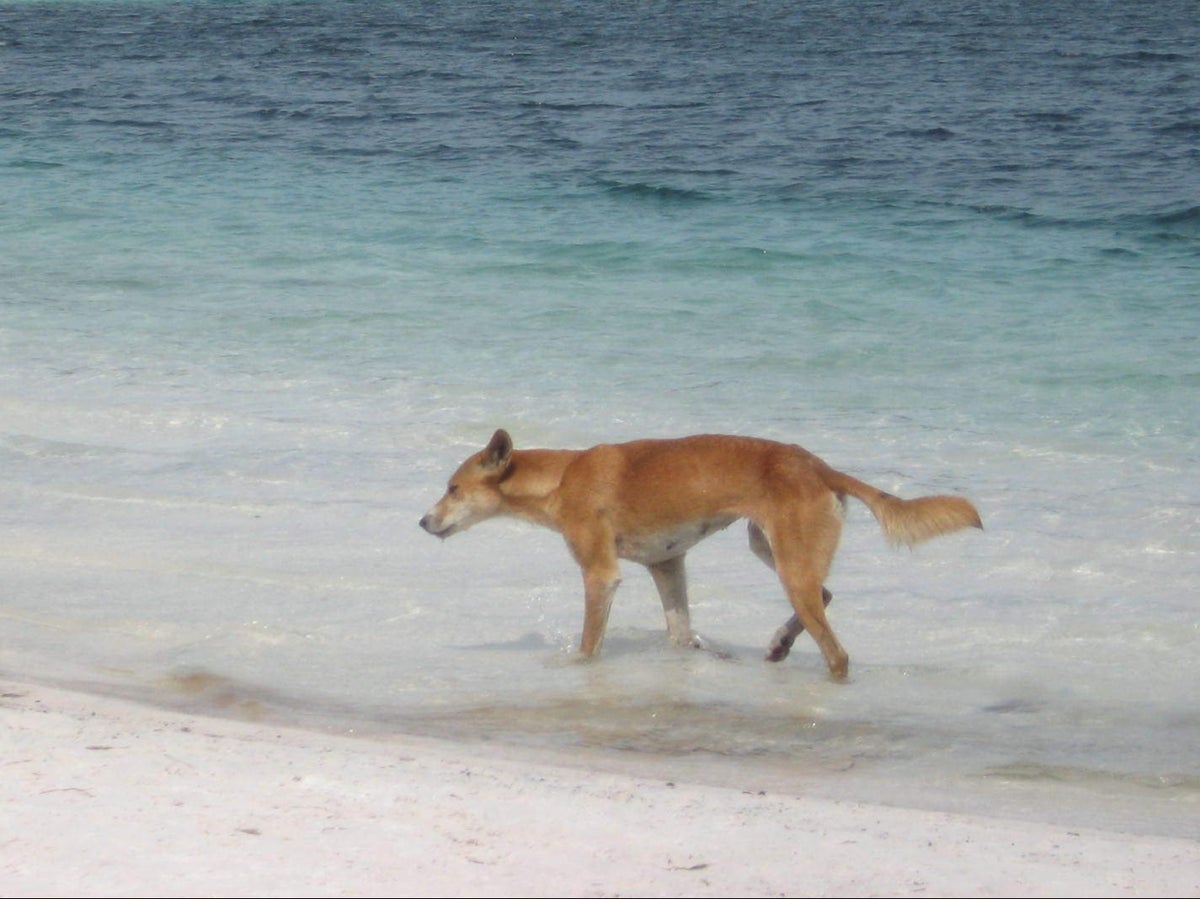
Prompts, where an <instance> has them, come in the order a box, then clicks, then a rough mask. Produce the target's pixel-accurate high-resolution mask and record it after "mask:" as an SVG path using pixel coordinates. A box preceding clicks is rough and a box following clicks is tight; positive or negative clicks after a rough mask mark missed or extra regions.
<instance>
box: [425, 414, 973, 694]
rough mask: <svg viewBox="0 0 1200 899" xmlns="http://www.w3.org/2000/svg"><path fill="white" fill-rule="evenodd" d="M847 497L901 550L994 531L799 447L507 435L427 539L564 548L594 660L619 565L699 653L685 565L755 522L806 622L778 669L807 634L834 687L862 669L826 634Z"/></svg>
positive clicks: (782, 647) (941, 500)
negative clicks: (510, 531)
mask: <svg viewBox="0 0 1200 899" xmlns="http://www.w3.org/2000/svg"><path fill="white" fill-rule="evenodd" d="M847 495H849V496H853V497H854V498H855V499H858V500H860V501H861V502H863V503H865V504H866V506H867V507H868V508H869V509H870V510H871V512H872V513H874V515H875V518H876V519H877V520H878V521H879V524H880V525H881V526H882V528H883V532H884V535H885V536H886V537H887V538H888V540H889V541H891V542H892V543H900V544H907V545H909V546H911V545H913V544H915V543H918V542H920V541H922V540H926V539H928V538H930V537H936V536H938V535H939V534H945V533H949V532H951V531H956V530H958V529H960V528H965V527H977V528H981V527H982V526H983V525H982V523H981V522H980V519H979V513H978V512H977V511H976V510H975V507H974V506H972V505H971V504H970V503H969V502H967V500H965V499H962V498H960V497H957V496H926V497H921V498H918V499H909V500H905V499H900V498H898V497H895V496H892V495H890V494H887V493H884V492H883V491H882V490H877V489H876V488H874V487H872V486H870V485H868V484H865V483H863V482H862V481H859V480H857V479H856V478H852V477H851V476H850V475H848V474H843V473H842V472H840V471H836V470H834V469H833V468H830V467H829V466H828V465H827V464H825V463H824V462H823V461H821V460H820V459H818V458H817V457H816V456H814V455H813V454H812V453H810V452H808V451H807V450H805V449H802V448H801V447H799V446H789V445H787V444H783V443H776V442H774V441H771V440H760V439H756V438H753V437H728V436H714V435H703V436H697V437H683V438H679V439H675V440H635V441H633V442H632V443H622V444H615V445H611V444H603V445H600V446H595V447H592V448H591V449H588V450H554V449H528V450H514V449H513V443H512V438H511V437H509V435H508V432H507V431H504V430H503V429H501V430H498V431H496V433H495V434H494V435H493V436H492V439H491V442H489V443H488V445H487V447H485V448H484V449H483V450H481V451H480V452H478V453H475V454H474V455H473V456H471V457H470V458H469V459H467V460H466V461H465V462H463V463H462V465H460V466H459V467H458V470H457V471H456V472H454V474H453V476H452V477H451V478H450V482H449V485H448V487H447V488H446V493H445V495H444V496H443V497H442V498H441V499H440V500H438V502H437V504H436V505H435V506H434V507H433V508H432V509H430V510H429V513H428V514H427V515H425V516H424V517H423V518H422V519H421V527H422V528H424V529H425V530H426V531H428V532H429V533H431V534H433V535H435V536H437V537H443V538H445V537H449V536H450V535H451V534H457V533H458V532H459V531H464V530H466V529H467V528H469V527H470V526H471V525H473V524H476V523H478V522H480V521H484V520H485V519H488V518H492V517H494V516H496V515H513V516H516V517H519V518H524V519H526V520H527V521H531V522H533V523H534V524H540V525H543V526H545V527H548V528H552V529H553V530H555V531H558V532H559V533H560V534H562V535H563V537H564V538H565V539H566V542H567V546H568V547H569V548H570V550H571V554H572V555H573V556H574V557H575V561H576V562H578V563H579V567H580V568H581V569H582V571H583V584H584V618H583V637H582V639H581V641H580V646H579V649H580V652H581V653H582V654H583V655H584V656H591V655H593V654H594V653H596V651H597V650H599V648H600V644H601V642H602V640H603V639H604V629H605V626H606V625H607V623H608V611H609V607H610V606H611V604H612V598H613V593H614V592H615V591H616V589H617V585H618V584H620V582H621V577H620V569H619V568H618V564H617V560H618V559H619V558H620V559H628V560H629V561H631V562H638V563H640V564H642V565H645V566H646V567H647V568H648V569H649V570H650V574H651V576H652V577H653V578H654V583H655V585H656V586H657V588H658V592H659V595H660V596H661V598H662V605H663V612H664V613H665V615H666V619H667V633H668V635H669V637H670V639H671V642H673V643H675V644H678V645H681V646H698V645H700V644H699V641H698V640H697V639H696V638H695V636H693V634H692V630H691V623H690V621H689V616H688V598H687V584H686V580H685V578H684V570H683V557H684V554H685V553H686V552H687V551H688V550H689V549H691V548H692V547H693V546H695V545H696V544H697V543H698V542H700V540H702V539H703V538H704V537H706V536H708V535H709V534H712V533H714V532H716V531H719V530H721V529H722V528H726V527H728V526H729V525H730V524H732V523H733V522H734V521H737V520H738V519H739V518H746V519H749V522H750V548H751V549H752V550H753V551H754V553H755V555H757V556H758V557H759V558H760V559H762V560H763V561H764V562H765V563H766V564H767V565H769V566H770V567H771V568H773V569H774V570H775V571H776V572H777V574H778V575H779V579H780V581H781V582H782V584H783V588H784V590H785V591H786V592H787V597H788V599H789V600H790V601H791V604H792V608H793V610H794V611H795V614H793V615H792V617H791V618H790V619H789V620H788V621H787V622H785V623H784V625H783V626H782V627H780V628H779V630H778V631H776V633H775V636H774V638H773V639H772V641H771V644H770V647H769V648H768V650H767V659H769V660H770V661H776V662H777V661H780V660H781V659H783V658H785V657H786V656H787V654H788V652H789V651H790V650H791V646H792V643H793V641H794V640H795V639H796V637H797V636H798V635H799V634H800V632H801V631H804V630H807V631H808V632H809V634H811V635H812V638H813V639H814V640H815V641H816V642H817V645H818V646H819V647H820V648H821V652H822V654H823V655H824V656H825V663H826V664H827V665H828V666H829V672H830V674H831V675H832V676H833V677H834V678H838V679H841V678H844V677H845V676H846V672H847V670H848V668H849V663H850V659H849V656H847V655H846V651H845V650H844V649H842V646H841V644H840V643H838V641H837V638H836V637H835V636H834V634H833V630H832V629H831V628H830V626H829V623H828V621H826V618H825V606H826V605H828V604H829V601H830V600H831V599H832V598H833V597H832V595H831V594H830V593H829V591H827V590H825V588H824V582H825V577H826V575H827V574H828V572H829V567H830V565H831V563H832V562H833V554H834V551H835V550H836V549H837V542H838V537H839V536H840V534H841V529H842V513H843V510H844V505H845V498H846V496H847Z"/></svg>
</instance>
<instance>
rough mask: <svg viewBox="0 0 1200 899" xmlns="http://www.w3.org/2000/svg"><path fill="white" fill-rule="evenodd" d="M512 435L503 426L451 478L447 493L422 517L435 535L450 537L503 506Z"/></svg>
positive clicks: (488, 516)
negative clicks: (501, 486)
mask: <svg viewBox="0 0 1200 899" xmlns="http://www.w3.org/2000/svg"><path fill="white" fill-rule="evenodd" d="M512 448H513V444H512V438H511V437H509V436H508V431H505V430H504V429H503V428H501V429H500V430H498V431H497V432H496V433H495V434H493V435H492V439H491V441H490V442H489V443H488V445H487V446H486V447H485V448H484V449H483V450H481V451H480V452H478V453H476V454H475V455H473V456H471V457H470V458H469V459H467V461H466V462H464V463H463V464H462V465H460V466H458V471H456V472H454V474H453V475H452V476H451V478H450V483H449V484H448V485H447V486H446V493H445V495H444V496H442V498H441V499H439V500H438V501H437V504H436V505H435V506H434V507H433V508H432V509H430V510H429V512H427V513H426V515H425V517H424V518H422V519H421V527H423V528H424V529H425V530H427V531H429V533H431V534H433V535H434V536H435V537H442V538H445V537H449V536H450V535H451V534H457V533H458V532H459V531H465V530H466V529H467V528H469V527H470V526H471V525H473V524H478V523H479V522H481V521H485V520H487V519H488V518H491V517H492V516H494V515H498V514H499V513H500V512H501V511H502V510H503V508H504V497H503V495H502V494H501V493H500V486H499V485H500V482H501V481H502V480H504V477H505V475H506V474H508V470H509V466H510V465H511V464H512Z"/></svg>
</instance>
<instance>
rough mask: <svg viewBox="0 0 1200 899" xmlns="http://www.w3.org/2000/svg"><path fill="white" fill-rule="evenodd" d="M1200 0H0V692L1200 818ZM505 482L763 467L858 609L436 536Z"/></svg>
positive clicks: (1125, 813)
mask: <svg viewBox="0 0 1200 899" xmlns="http://www.w3.org/2000/svg"><path fill="white" fill-rule="evenodd" d="M1198 47H1200V14H1198V8H1197V6H1196V4H1195V2H1194V0H1156V2H1152V3H1144V4H1118V3H1110V2H1102V0H1083V2H1080V0H1069V2H1068V0H1038V2H1033V0H1028V2H1022V0H1011V2H999V0H997V2H988V3H983V2H968V0H922V2H916V0H893V2H870V0H867V2H854V3H849V2H843V0H825V2H820V3H816V2H790V3H784V2H769V0H762V2H733V0H731V2H711V3H710V2H695V0H678V2H671V3H667V2H643V3H637V4H634V3H629V2H622V0H608V2H604V0H583V2H576V3H566V2H555V0H525V2H505V3H501V2H451V0H425V2H416V0H414V2H383V0H380V2H350V0H342V2H335V0H313V2H258V0H245V2H241V0H226V2H214V0H190V2H182V0H88V2H69V0H24V2H10V0H0V211H2V215H0V584H2V585H3V587H2V589H0V633H2V634H3V638H2V639H0V676H7V677H8V678H13V679H18V680H26V681H28V680H33V681H38V682H45V683H48V684H56V685H66V686H70V687H74V688H77V689H83V690H88V691H94V692H102V693H111V694H114V695H119V696H125V697H129V698H134V699H137V700H139V701H144V702H150V703H159V704H163V705H170V706H173V707H182V708H188V709H195V710H201V711H207V712H210V713H213V714H221V715H233V716H239V717H248V718H254V719H257V720H265V721H278V722H281V723H296V724H300V725H302V726H311V727H321V728H331V729H334V730H338V731H339V732H343V733H357V734H360V735H362V737H363V738H364V739H388V738H389V737H393V736H395V735H400V734H419V735H424V736H433V737H440V738H447V739H453V740H459V741H464V742H483V743H487V744H489V745H491V746H494V747H495V749H496V751H497V752H545V753H548V754H550V755H553V756H554V757H556V758H559V759H566V760H568V761H572V762H577V763H579V764H587V765H596V766H605V765H620V766H631V767H634V768H636V769H637V770H644V771H655V772H659V773H661V774H662V776H664V777H667V778H668V779H670V778H672V777H683V776H688V777H694V778H699V779H706V780H709V781H712V782H720V783H726V784H731V785H740V786H743V787H744V788H746V789H770V790H784V791H787V790H791V791H796V792H806V793H814V794H815V793H821V794H824V795H829V796H834V797H839V798H848V799H862V800H870V801H876V802H897V803H916V804H919V805H923V806H926V807H930V808H937V809H947V810H968V811H983V812H988V813H994V814H1021V815H1036V816H1038V817H1042V818H1045V819H1046V820H1061V821H1064V822H1067V823H1084V824H1088V825H1097V824H1102V825H1104V826H1113V827H1119V828H1124V829H1129V830H1137V831H1140V832H1150V833H1168V834H1176V835H1187V836H1192V837H1196V836H1200V826H1198V824H1197V822H1200V699H1198V696H1200V693H1198V689H1197V688H1198V685H1200V478H1197V463H1198V462H1200V402H1198V399H1197V397H1198V393H1197V389H1198V388H1200V289H1198V288H1200V51H1198V50H1197V48H1198ZM499 427H504V428H507V429H508V430H509V431H510V432H511V433H512V435H513V437H514V440H515V441H516V444H517V446H518V448H520V447H532V446H547V447H586V446H590V445H593V444H596V443H602V442H613V441H618V440H625V439H632V438H636V437H646V436H677V435H683V434H689V433H699V432H725V433H736V434H752V435H757V436H763V437H769V438H773V439H777V440H782V441H786V442H794V443H800V444H802V445H803V446H805V447H807V448H808V449H810V450H812V451H813V452H815V453H817V454H818V455H820V456H821V457H823V458H824V459H826V460H827V461H828V462H830V463H831V464H832V465H834V466H835V467H837V468H840V469H842V470H845V471H847V472H850V473H852V474H854V475H856V476H858V477H860V478H862V479H864V480H867V481H869V482H871V483H872V484H874V485H876V486H878V487H880V488H882V489H885V490H888V491H891V492H893V493H897V494H900V495H903V496H916V495H920V494H925V493H943V492H949V493H961V494H963V495H966V496H968V497H970V498H971V499H972V500H973V501H974V502H975V503H976V505H977V506H978V507H979V509H980V511H981V513H982V516H983V521H984V530H983V531H982V532H974V531H972V532H969V533H962V534H956V535H953V536H950V537H946V538H942V539H940V540H938V541H935V542H932V543H929V544H925V545H922V546H921V547H919V548H917V549H915V550H913V551H907V550H904V551H897V550H893V549H890V548H889V547H888V546H887V544H886V542H885V541H884V540H883V538H882V536H881V535H880V533H879V531H878V528H877V526H876V524H875V522H874V520H873V519H872V518H871V516H870V515H869V513H867V512H866V510H865V509H864V508H862V507H861V506H858V505H855V504H853V503H852V505H851V508H850V510H849V515H848V520H847V523H846V528H845V531H844V536H843V540H842V545H841V549H840V551H839V554H838V557H837V561H836V563H835V567H834V571H833V573H832V575H831V577H830V580H829V582H828V586H829V588H830V589H831V590H832V591H833V593H834V596H835V599H834V602H833V604H832V605H831V606H830V620H831V623H832V625H833V627H834V628H835V629H836V631H837V633H838V635H839V637H840V639H841V642H842V643H843V645H844V646H845V647H846V649H847V651H848V652H849V654H850V657H851V673H850V678H849V680H848V682H846V683H834V682H832V681H831V680H830V679H829V678H828V676H827V674H826V670H825V666H824V662H823V660H822V659H821V656H820V653H819V652H818V651H817V649H816V647H815V644H813V643H812V641H811V640H810V639H808V638H807V637H802V638H801V639H800V640H798V641H797V645H796V649H795V650H794V651H793V653H792V655H791V657H790V658H789V659H787V660H786V661H785V662H783V663H781V664H778V665H771V664H768V663H766V662H764V661H763V660H762V656H763V652H764V650H765V648H766V645H767V642H768V641H769V639H770V636H771V634H772V633H773V631H774V630H775V628H776V627H777V626H778V625H779V624H781V623H782V622H783V620H784V619H785V618H787V616H788V614H789V609H788V608H787V604H786V601H785V600H784V599H783V596H782V593H781V591H780V589H779V586H778V584H777V582H776V581H775V578H774V575H773V574H772V573H771V572H770V571H769V570H768V569H767V568H766V567H764V566H763V565H761V564H760V563H759V562H758V561H757V560H756V559H755V558H754V557H753V556H752V554H751V553H750V552H749V551H748V549H747V546H746V535H745V530H744V528H743V527H741V526H734V527H732V528H730V529H729V530H728V531H726V532H722V533H721V534H719V535H718V536H716V537H714V538H712V539H711V540H709V541H708V542H706V543H702V544H701V545H700V546H698V547H697V548H696V549H694V550H693V551H692V553H691V554H690V555H689V581H690V588H691V596H692V616H693V624H694V626H695V628H696V629H697V631H698V632H699V633H700V634H701V635H702V636H703V637H704V638H705V639H706V640H707V641H708V643H709V644H710V645H711V646H712V647H713V649H714V650H716V651H714V652H689V651H683V650H678V649H674V648H672V647H670V646H669V645H668V643H667V641H666V636H665V631H664V627H663V621H662V611H661V608H660V606H659V602H658V599H657V597H656V594H655V592H654V588H653V585H652V583H651V581H650V578H649V577H648V576H647V575H646V573H645V572H644V570H642V569H640V568H638V567H637V566H627V567H626V569H625V570H624V582H623V584H622V586H621V588H620V591H619V592H618V594H617V597H616V601H615V603H614V608H613V612H612V617H611V619H610V625H609V631H608V637H607V641H606V643H605V646H604V652H603V654H602V656H601V657H600V658H599V659H597V660H595V661H593V662H591V663H588V664H581V663H579V662H578V661H577V660H576V659H575V657H574V650H575V647H576V646H577V643H578V639H579V634H580V630H581V624H582V591H581V583H580V579H579V575H578V571H577V569H576V567H575V565H574V563H573V562H572V561H571V559H570V557H569V554H568V553H567V551H566V549H565V547H564V546H563V544H562V541H561V539H560V538H559V537H558V536H557V535H555V534H553V533H551V532H549V531H545V530H539V529H536V528H534V527H532V526H530V525H527V524H524V523H521V522H516V521H512V520H500V521H495V522H489V523H487V524H483V525H480V526H479V527H478V528H476V529H474V530H472V531H470V532H468V533H466V534H462V535H459V536H456V537H454V538H453V539H451V540H448V541H445V542H444V543H442V542H439V541H437V540H435V539H433V538H432V537H430V536H429V535H428V534H425V533H424V532H423V531H421V530H420V528H419V527H418V526H417V522H418V519H419V518H420V517H421V515H422V514H423V513H424V512H425V511H426V510H427V509H428V507H429V506H430V505H431V504H432V503H433V502H434V501H435V500H436V499H437V498H438V497H439V496H440V494H441V492H442V490H443V488H444V485H445V481H446V479H447V477H448V476H449V475H450V473H451V472H452V471H453V469H454V468H455V467H456V466H457V465H458V463H459V462H460V461H461V460H462V459H463V458H465V457H466V456H467V455H468V454H470V453H472V452H474V451H476V450H477V449H480V448H482V447H483V446H484V444H485V443H486V442H487V440H488V438H489V437H490V436H491V434H492V432H493V431H494V430H495V429H496V428H499Z"/></svg>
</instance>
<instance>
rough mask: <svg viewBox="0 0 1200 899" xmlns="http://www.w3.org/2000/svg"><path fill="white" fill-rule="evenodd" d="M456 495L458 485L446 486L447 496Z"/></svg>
mask: <svg viewBox="0 0 1200 899" xmlns="http://www.w3.org/2000/svg"><path fill="white" fill-rule="evenodd" d="M456 493H458V485H457V484H451V485H450V486H448V487H447V488H446V495H447V496H454V494H456Z"/></svg>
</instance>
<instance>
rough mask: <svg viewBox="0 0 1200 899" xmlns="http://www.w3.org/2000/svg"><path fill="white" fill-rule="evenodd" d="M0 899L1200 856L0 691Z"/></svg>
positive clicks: (723, 876) (1183, 847)
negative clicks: (0, 770) (0, 752)
mask: <svg viewBox="0 0 1200 899" xmlns="http://www.w3.org/2000/svg"><path fill="white" fill-rule="evenodd" d="M0 693H2V700H0V716H2V717H3V734H4V756H3V759H4V760H3V767H4V776H3V778H2V779H0V790H2V797H0V800H2V802H3V807H4V809H5V814H4V822H5V826H4V832H3V836H2V838H0V894H3V895H5V896H79V897H83V896H201V895H203V896H739V897H745V896H785V895H786V896H1006V897H1011V896H1072V897H1083V896H1155V897H1166V896H1196V895H1198V894H1200V844H1198V843H1196V842H1192V841H1188V840H1182V839H1172V838H1161V837H1147V836H1138V835H1130V834H1121V833H1111V832H1104V831H1096V830H1087V829H1081V828H1075V827H1072V828H1062V827H1055V826H1048V825H1045V824H1041V823H1031V822H1025V821H1020V820H1005V819H991V818H984V817H965V816H960V815H954V814H945V813H935V812H926V811H919V810H910V809H902V808H891V807H884V806H872V805H865V804H861V803H856V802H838V801H831V800H828V799H819V798H812V797H805V796H798V795H783V794H777V795H772V794H770V793H768V792H764V791H741V790H736V789H728V788H721V787H712V786H707V785H701V784H690V783H687V782H683V781H667V780H662V779H648V778H639V777H636V776H629V775H627V774H614V773H608V772H605V773H597V772H596V771H594V770H589V769H587V768H583V767H575V766H573V765H569V764H546V763H545V762H544V761H543V760H539V759H535V758H529V759H522V758H521V757H520V755H519V754H514V753H513V752H511V751H510V752H507V753H504V752H501V753H495V752H492V751H491V750H490V749H489V747H487V746H482V745H470V746H460V745H456V744H452V743H448V742H442V741H436V740H429V739H424V738H413V737H396V738H391V739H387V740H378V739H366V738H357V737H354V736H345V735H331V734H326V733H321V732H318V731H310V730H303V729H293V728H288V727H280V726H276V725H263V724H260V723H256V722H247V721H238V720H227V719H221V718H213V717H202V716H195V715H189V714H182V713H179V712H176V711H168V710H162V709H158V708H153V707H149V706H144V705H140V704H136V703H131V702H127V701H125V700H120V699H113V698H109V697H98V696H94V695H90V694H85V693H77V692H72V691H70V690H64V689H59V688H51V687H45V686H41V685H33V684H27V683H19V682H14V681H12V680H5V681H3V682H2V683H0Z"/></svg>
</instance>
